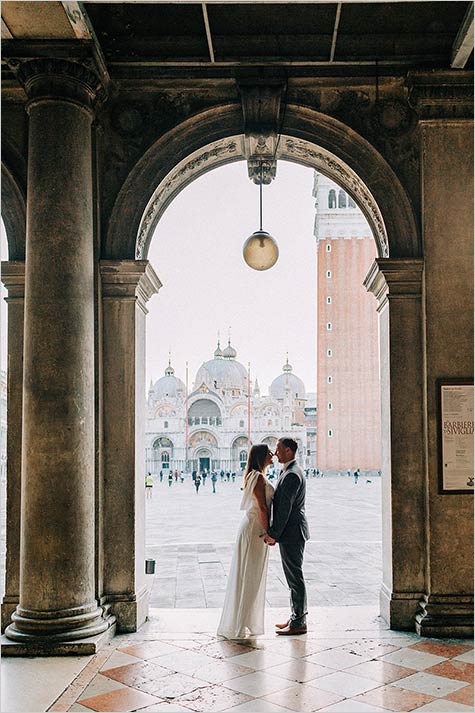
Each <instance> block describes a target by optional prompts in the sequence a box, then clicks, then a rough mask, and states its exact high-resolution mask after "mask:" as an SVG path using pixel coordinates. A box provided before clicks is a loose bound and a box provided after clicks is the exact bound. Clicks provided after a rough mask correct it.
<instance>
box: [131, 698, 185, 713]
mask: <svg viewBox="0 0 475 713" xmlns="http://www.w3.org/2000/svg"><path fill="white" fill-rule="evenodd" d="M139 711H140V713H190V709H189V708H184V706H179V705H178V703H174V702H173V701H171V702H170V703H169V702H168V701H163V703H155V705H152V706H147V707H146V708H139Z"/></svg>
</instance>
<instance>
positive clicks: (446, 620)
mask: <svg viewBox="0 0 475 713" xmlns="http://www.w3.org/2000/svg"><path fill="white" fill-rule="evenodd" d="M415 621H416V632H417V633H418V634H419V636H427V637H435V638H440V639H444V638H450V639H471V638H473V597H470V596H464V595H460V596H457V595H451V596H435V595H429V596H428V595H425V596H424V597H423V598H422V601H421V602H420V610H419V611H418V613H417V614H416V617H415Z"/></svg>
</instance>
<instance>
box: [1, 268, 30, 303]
mask: <svg viewBox="0 0 475 713" xmlns="http://www.w3.org/2000/svg"><path fill="white" fill-rule="evenodd" d="M1 275H2V282H3V284H4V285H5V288H6V289H7V291H8V297H6V298H5V300H6V302H12V301H13V300H22V299H23V298H24V297H25V263H24V261H23V260H4V261H2V263H1Z"/></svg>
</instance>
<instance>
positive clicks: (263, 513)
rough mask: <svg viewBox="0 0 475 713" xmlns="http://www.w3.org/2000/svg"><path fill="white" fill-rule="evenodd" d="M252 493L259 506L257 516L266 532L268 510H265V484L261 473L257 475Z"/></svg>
mask: <svg viewBox="0 0 475 713" xmlns="http://www.w3.org/2000/svg"><path fill="white" fill-rule="evenodd" d="M253 495H254V497H255V498H256V500H257V505H258V507H259V516H260V518H261V523H262V527H263V528H264V530H265V531H266V532H267V529H268V527H269V512H268V510H267V503H266V486H265V482H264V476H263V475H260V476H259V477H258V479H257V483H256V486H255V488H254V493H253Z"/></svg>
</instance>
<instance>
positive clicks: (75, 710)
mask: <svg viewBox="0 0 475 713" xmlns="http://www.w3.org/2000/svg"><path fill="white" fill-rule="evenodd" d="M68 711H72V713H91V709H90V708H86V706H82V705H81V704H80V703H75V704H74V705H72V706H71V707H70V708H68Z"/></svg>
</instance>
